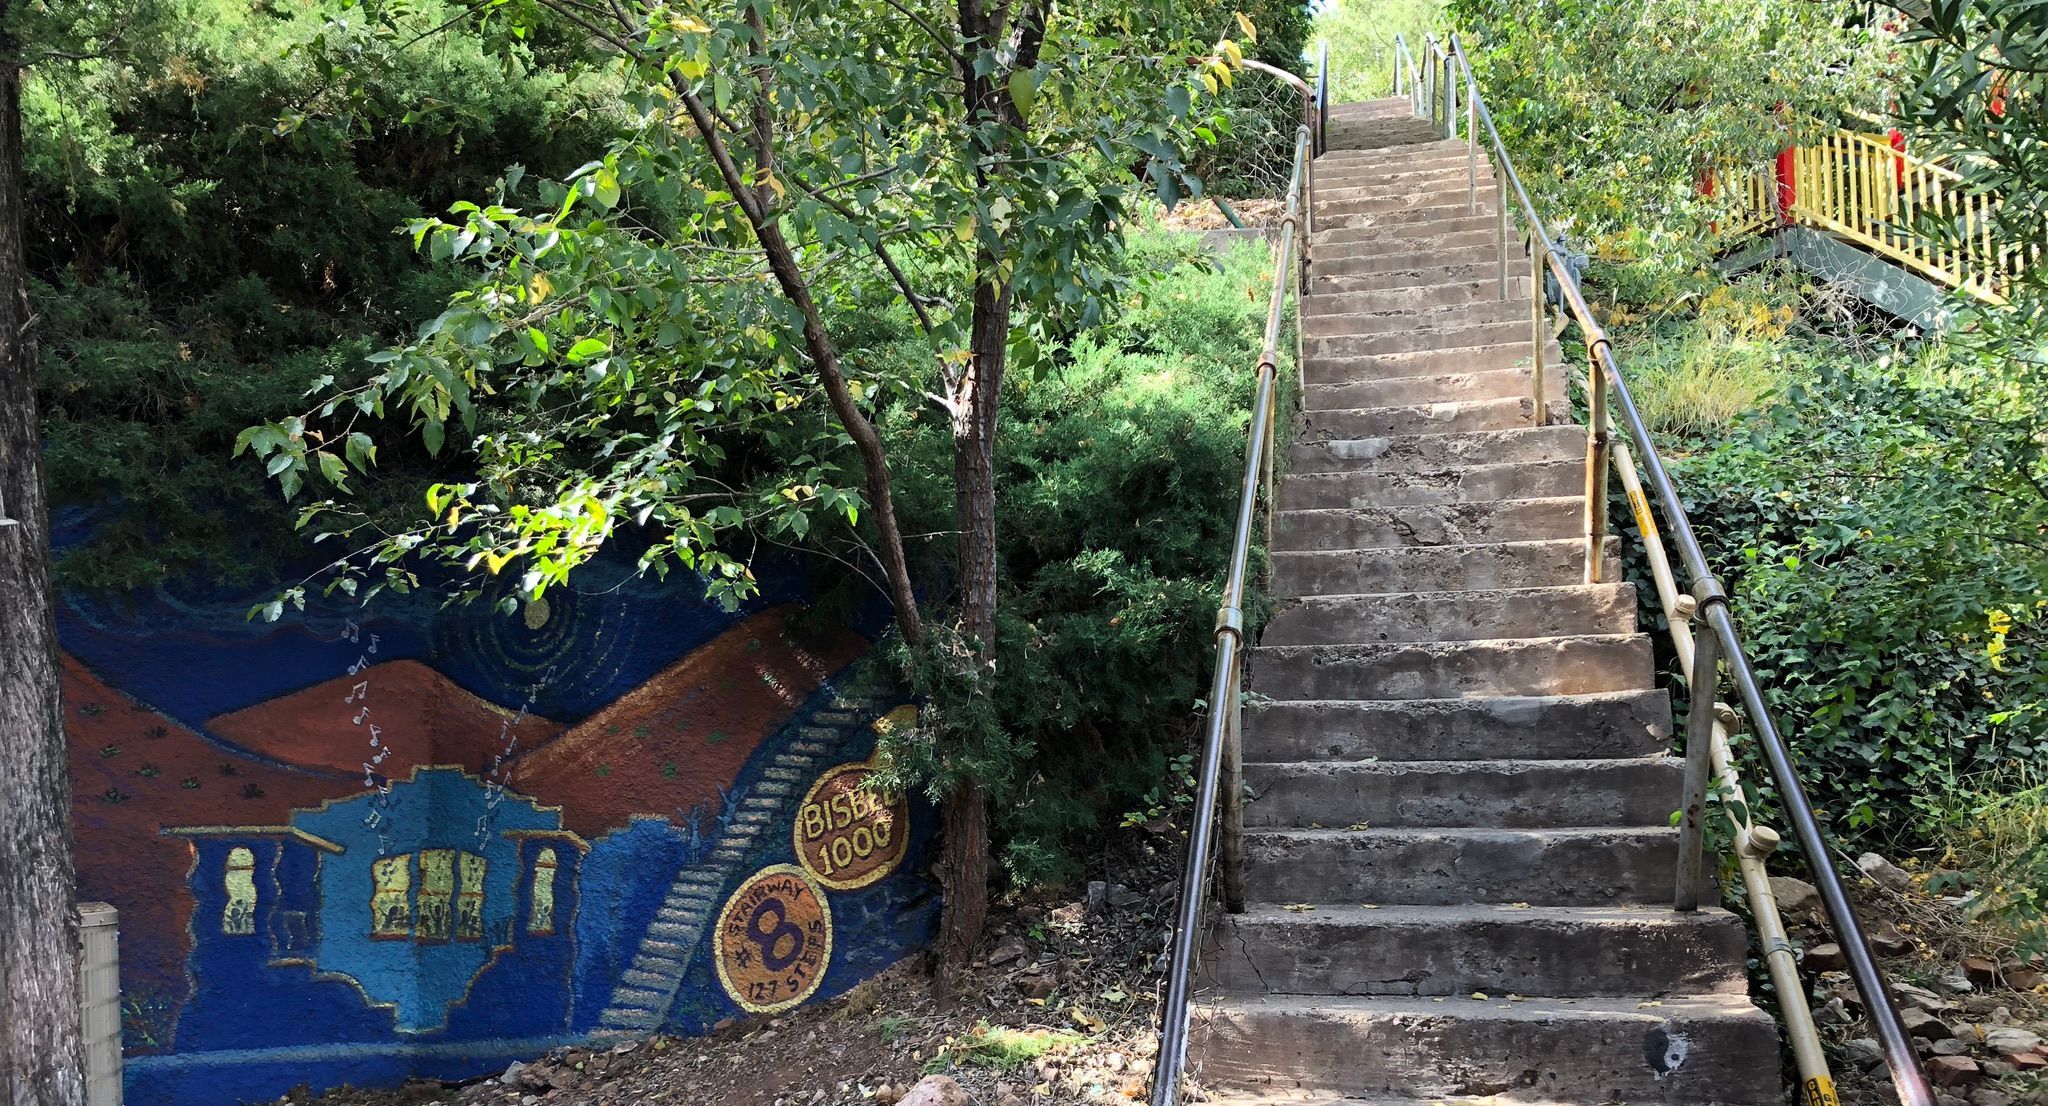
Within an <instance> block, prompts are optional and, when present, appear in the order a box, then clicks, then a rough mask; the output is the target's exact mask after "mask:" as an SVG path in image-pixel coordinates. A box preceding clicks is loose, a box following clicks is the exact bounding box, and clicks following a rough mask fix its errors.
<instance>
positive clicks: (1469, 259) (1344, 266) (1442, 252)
mask: <svg viewBox="0 0 2048 1106" xmlns="http://www.w3.org/2000/svg"><path fill="white" fill-rule="evenodd" d="M1331 253H1332V251H1330V250H1321V251H1315V252H1312V253H1311V257H1312V261H1311V265H1312V266H1313V267H1314V272H1315V275H1316V276H1317V277H1326V276H1330V277H1339V276H1345V277H1348V276H1362V275H1364V274H1367V273H1391V272H1410V273H1419V272H1426V271H1428V270H1432V269H1438V270H1441V269H1455V268H1462V267H1464V266H1468V265H1475V266H1477V265H1483V266H1487V268H1486V272H1485V275H1486V276H1494V275H1497V274H1498V273H1499V272H1500V251H1499V250H1497V249H1495V248H1494V246H1493V243H1491V242H1487V243H1484V244H1482V245H1474V246H1459V247H1456V248H1454V249H1437V248H1435V247H1426V248H1422V249H1415V250H1387V251H1363V252H1357V253H1353V252H1350V251H1348V250H1347V251H1346V252H1344V253H1342V254H1339V255H1337V256H1334V257H1333V256H1331ZM1508 267H1509V270H1510V271H1509V275H1510V276H1513V275H1515V273H1514V269H1515V268H1516V267H1515V265H1514V260H1513V258H1512V257H1511V258H1510V259H1509V265H1508ZM1525 267H1526V266H1525ZM1481 279H1484V278H1483V277H1482V278H1481ZM1409 283H1410V284H1421V283H1423V281H1421V280H1414V281H1410V282H1409ZM1430 283H1437V282H1430ZM1317 290H1318V291H1321V289H1320V288H1318V289H1317Z"/></svg>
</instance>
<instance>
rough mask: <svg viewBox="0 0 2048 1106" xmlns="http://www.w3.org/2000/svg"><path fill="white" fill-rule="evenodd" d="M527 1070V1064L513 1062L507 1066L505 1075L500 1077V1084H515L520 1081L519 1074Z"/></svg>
mask: <svg viewBox="0 0 2048 1106" xmlns="http://www.w3.org/2000/svg"><path fill="white" fill-rule="evenodd" d="M525 1070H526V1065H525V1064H523V1063H521V1062H519V1061H517V1060H514V1061H512V1063H511V1064H509V1065H507V1066H506V1068H505V1074H503V1075H501V1076H499V1077H498V1082H500V1083H506V1084H510V1083H513V1082H515V1081H517V1080H518V1078H519V1073H520V1072H522V1071H525Z"/></svg>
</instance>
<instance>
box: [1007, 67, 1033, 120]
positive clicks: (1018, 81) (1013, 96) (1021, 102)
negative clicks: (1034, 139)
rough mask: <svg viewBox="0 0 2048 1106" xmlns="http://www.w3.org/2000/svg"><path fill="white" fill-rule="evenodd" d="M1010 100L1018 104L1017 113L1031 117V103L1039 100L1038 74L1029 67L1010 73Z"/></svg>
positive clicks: (1027, 117)
mask: <svg viewBox="0 0 2048 1106" xmlns="http://www.w3.org/2000/svg"><path fill="white" fill-rule="evenodd" d="M1010 102H1011V103H1014V104H1016V105H1017V114H1019V115H1021V116H1023V117H1024V118H1026V119H1029V118H1031V105H1033V104H1035V103H1037V102H1038V74H1036V73H1034V72H1032V71H1031V70H1029V69H1019V70H1017V71H1016V72H1015V73H1012V74H1010Z"/></svg>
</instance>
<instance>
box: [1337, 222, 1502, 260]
mask: <svg viewBox="0 0 2048 1106" xmlns="http://www.w3.org/2000/svg"><path fill="white" fill-rule="evenodd" d="M1498 229H1499V228H1498V227H1497V226H1496V225H1495V221H1494V217H1493V216H1491V215H1450V216H1446V217H1444V218H1442V219H1432V220H1430V221H1429V222H1425V223H1391V224H1387V225H1384V226H1378V225H1375V226H1363V227H1336V228H1333V229H1330V230H1316V231H1313V232H1311V233H1310V235H1309V249H1310V250H1311V252H1320V253H1327V252H1329V251H1332V250H1337V249H1344V250H1350V249H1372V248H1377V247H1378V245H1379V243H1381V242H1384V241H1386V240H1387V239H1388V238H1390V237H1394V238H1415V239H1424V240H1428V239H1433V238H1434V237H1435V236H1437V235H1439V234H1467V233H1471V232H1474V231H1483V232H1485V234H1486V236H1487V238H1486V240H1487V241H1488V242H1491V241H1493V240H1494V235H1495V234H1496V233H1497V231H1498ZM1508 241H1509V246H1510V249H1511V250H1512V252H1514V253H1516V254H1520V255H1521V256H1523V257H1524V258H1525V259H1526V257H1527V256H1528V255H1527V254H1525V253H1523V252H1522V243H1521V241H1520V240H1519V239H1515V238H1510V239H1509V240H1508Z"/></svg>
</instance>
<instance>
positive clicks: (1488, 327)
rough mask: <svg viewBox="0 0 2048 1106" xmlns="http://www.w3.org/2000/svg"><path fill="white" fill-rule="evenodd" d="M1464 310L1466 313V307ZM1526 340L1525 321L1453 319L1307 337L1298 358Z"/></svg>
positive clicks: (1399, 351) (1470, 345)
mask: <svg viewBox="0 0 2048 1106" xmlns="http://www.w3.org/2000/svg"><path fill="white" fill-rule="evenodd" d="M1467 310H1470V309H1469V308H1468V309H1467ZM1528 340H1529V320H1528V319H1527V318H1522V317H1514V316H1512V315H1510V316H1509V317H1506V318H1502V317H1499V315H1496V316H1495V317H1493V318H1492V319H1491V320H1490V321H1486V322H1474V323H1470V324H1465V325H1460V324H1459V323H1458V322H1457V321H1456V318H1455V316H1453V317H1451V318H1447V319H1445V320H1444V325H1443V326H1432V327H1422V328H1418V329H1416V330H1411V331H1405V332H1404V331H1392V332H1385V333H1378V334H1331V335H1321V334H1310V335H1308V336H1307V337H1306V338H1305V340H1304V341H1303V342H1302V355H1303V356H1304V357H1309V358H1322V357H1374V356H1379V355H1383V354H1389V353H1418V352H1421V351H1423V350H1440V349H1469V348H1472V347H1474V346H1499V345H1507V344H1509V343H1515V342H1526V341H1528Z"/></svg>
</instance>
